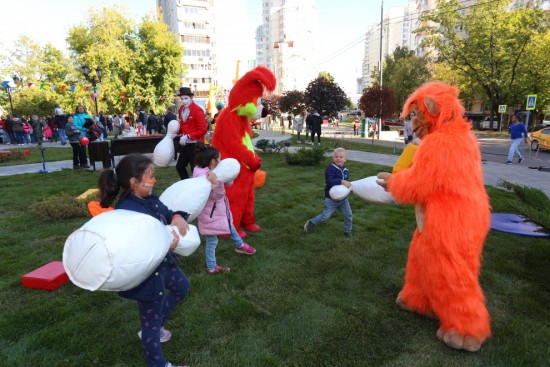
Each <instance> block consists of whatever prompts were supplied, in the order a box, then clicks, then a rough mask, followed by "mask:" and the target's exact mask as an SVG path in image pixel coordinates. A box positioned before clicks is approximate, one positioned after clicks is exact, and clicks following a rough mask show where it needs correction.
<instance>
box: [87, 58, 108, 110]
mask: <svg viewBox="0 0 550 367" xmlns="http://www.w3.org/2000/svg"><path fill="white" fill-rule="evenodd" d="M82 72H83V73H84V77H85V78H86V80H87V81H89V82H90V83H92V87H93V88H94V103H95V113H96V114H97V115H98V114H99V110H98V108H97V95H96V85H97V83H98V82H99V83H101V77H102V76H103V70H101V68H100V67H99V66H98V67H97V69H95V74H96V75H97V80H96V78H95V77H96V75H93V76H92V77H91V78H90V68H89V67H88V65H86V64H85V65H83V66H82Z"/></svg>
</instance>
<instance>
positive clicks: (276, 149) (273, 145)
mask: <svg viewBox="0 0 550 367" xmlns="http://www.w3.org/2000/svg"><path fill="white" fill-rule="evenodd" d="M291 145H292V143H291V142H290V141H289V140H281V141H275V140H271V141H269V139H259V140H258V141H257V142H256V148H258V149H261V150H262V151H264V152H266V153H281V152H284V151H286V150H287V148H288V147H289V146H291Z"/></svg>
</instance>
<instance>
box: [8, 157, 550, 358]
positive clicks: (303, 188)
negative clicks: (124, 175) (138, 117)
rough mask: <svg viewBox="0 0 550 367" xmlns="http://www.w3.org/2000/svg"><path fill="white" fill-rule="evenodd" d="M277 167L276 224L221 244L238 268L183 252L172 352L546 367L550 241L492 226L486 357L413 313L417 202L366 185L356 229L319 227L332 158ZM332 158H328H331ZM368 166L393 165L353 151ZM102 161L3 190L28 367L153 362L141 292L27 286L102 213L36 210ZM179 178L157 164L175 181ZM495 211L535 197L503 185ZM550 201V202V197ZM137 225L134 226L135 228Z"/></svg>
mask: <svg viewBox="0 0 550 367" xmlns="http://www.w3.org/2000/svg"><path fill="white" fill-rule="evenodd" d="M262 159H263V169H265V170H266V171H267V173H268V176H267V182H266V184H265V186H264V187H262V188H260V189H258V190H257V193H256V194H257V198H256V216H257V221H258V223H259V224H260V225H261V226H262V227H263V230H262V231H261V232H256V233H250V234H249V236H248V237H247V242H249V243H250V244H251V245H252V246H255V247H256V248H257V253H256V254H255V255H254V256H243V255H238V254H236V253H235V252H234V251H232V249H231V247H232V246H231V245H230V243H229V242H228V240H223V239H222V240H220V245H219V246H218V251H217V258H218V263H220V264H222V265H230V266H231V268H232V270H231V272H230V273H226V274H222V275H217V276H209V275H207V274H206V273H205V271H204V269H205V263H204V247H202V246H201V247H200V248H199V250H198V251H197V252H196V253H194V254H193V255H192V256H190V257H188V258H184V259H183V263H184V264H183V269H184V271H185V272H186V274H187V275H188V276H189V278H190V280H191V282H192V291H191V294H190V295H189V297H188V298H187V299H186V301H185V302H184V303H182V304H181V305H180V306H178V308H176V310H175V311H174V313H173V315H172V317H171V319H170V320H169V321H168V323H167V328H168V329H170V330H171V331H172V333H173V334H174V336H173V338H172V340H171V341H170V342H169V343H167V344H164V346H163V349H164V352H165V354H166V355H167V357H168V359H169V361H171V362H173V363H179V364H182V363H184V362H185V363H186V364H190V365H192V366H194V367H200V366H216V365H218V366H224V367H225V366H252V367H255V366H262V367H263V366H445V367H447V366H451V367H452V366H545V365H547V359H548V355H549V347H548V340H550V326H549V325H550V322H549V321H550V313H549V308H548V304H549V303H550V286H549V282H548V279H550V266H549V264H548V262H549V260H548V259H549V247H548V245H549V243H548V240H546V239H537V238H528V237H519V236H513V235H509V234H505V233H500V232H491V233H490V235H489V237H488V240H487V243H486V247H485V251H484V260H483V264H484V265H483V269H482V273H481V284H482V287H483V288H484V290H485V295H486V298H487V304H488V307H489V311H490V313H491V317H492V326H493V334H494V336H493V337H492V338H491V339H490V340H488V341H487V343H486V344H484V346H483V348H482V350H481V351H480V352H478V353H474V354H471V353H467V352H461V351H455V350H452V349H450V348H448V347H446V346H445V345H443V344H442V343H441V342H439V341H437V340H436V338H435V331H436V330H437V327H438V325H437V322H436V321H434V320H431V319H426V318H423V317H419V316H416V315H414V314H412V313H409V312H406V311H403V310H401V309H399V308H398V307H397V306H395V304H394V300H395V297H396V295H397V293H398V292H399V290H400V288H401V286H402V284H403V273H404V265H405V261H406V256H407V249H408V244H409V241H410V237H411V235H412V232H413V230H414V227H415V220H414V210H413V208H412V207H409V206H377V205H371V204H368V203H366V202H363V201H361V200H360V199H358V198H356V197H351V199H350V200H351V206H352V209H353V212H354V234H355V238H354V239H353V240H349V239H346V238H345V237H344V236H343V233H342V227H343V218H342V216H341V215H340V214H335V215H334V216H333V218H332V219H331V220H330V221H328V222H326V223H324V224H323V225H321V226H319V227H316V228H315V229H314V231H313V232H312V233H304V231H303V228H302V227H303V224H304V222H305V221H306V219H308V218H310V217H312V216H314V215H316V214H318V213H320V212H321V210H322V206H323V185H324V168H325V164H320V165H319V166H316V167H306V168H304V167H301V166H288V165H287V164H286V163H285V162H284V155H282V154H279V155H276V154H262ZM326 163H328V160H327V161H326ZM348 167H349V169H350V172H351V173H352V178H353V179H355V178H360V177H366V176H370V175H373V174H375V173H377V172H378V171H380V170H382V169H384V170H387V167H382V166H376V165H372V164H365V163H358V162H348ZM97 176H98V172H92V171H85V170H78V171H72V170H66V171H61V172H54V173H50V174H48V175H40V174H26V175H17V176H8V177H4V178H2V195H0V243H1V244H2V245H3V246H1V247H0V259H1V260H0V261H1V265H2V266H0V290H1V292H0V306H1V309H2V312H1V313H0V360H2V363H1V365H2V366H6V367H12V366H13V367H16V366H17V367H18V366H48V367H50V366H51V367H55V366H81V365H91V366H142V365H144V358H143V356H142V351H141V347H140V344H139V342H138V339H137V336H136V333H137V331H138V330H139V321H138V318H137V309H136V305H135V303H134V302H132V301H129V300H125V299H122V298H120V297H118V295H116V294H115V293H111V292H88V291H84V290H82V289H79V288H77V287H76V286H73V285H72V284H66V285H64V286H63V287H61V288H59V289H58V290H56V291H53V292H48V291H40V290H33V289H26V288H23V287H22V285H21V276H22V275H23V274H25V273H27V272H29V271H31V270H33V269H35V268H37V267H39V266H42V265H43V264H45V263H47V262H49V261H52V260H60V259H61V253H62V250H63V244H64V241H65V239H66V238H67V237H68V235H69V234H70V233H71V232H72V231H73V230H75V229H76V228H78V227H79V226H81V225H82V224H83V223H84V222H85V221H86V220H87V218H77V219H70V220H65V221H61V222H53V221H48V220H41V219H38V218H36V217H34V216H33V215H32V214H31V213H30V211H29V210H28V207H29V206H30V205H31V204H32V203H34V202H36V201H39V200H42V199H44V198H46V197H49V196H51V195H57V194H60V193H68V194H71V195H74V196H78V195H79V194H81V193H82V192H84V191H85V190H87V189H88V188H92V187H95V185H96V181H97ZM176 180H177V173H176V171H175V169H174V168H173V167H170V168H161V169H157V186H156V190H157V192H158V193H161V192H162V191H163V190H164V189H165V188H166V187H168V186H169V185H170V184H172V183H173V182H175V181H176ZM489 194H490V196H491V203H492V206H493V208H494V210H495V211H513V210H514V208H515V206H516V205H521V199H520V198H519V197H518V195H515V194H514V193H513V192H508V191H505V190H501V189H498V188H489ZM546 210H547V209H546ZM121 230H123V229H121Z"/></svg>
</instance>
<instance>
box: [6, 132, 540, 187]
mask: <svg viewBox="0 0 550 367" xmlns="http://www.w3.org/2000/svg"><path fill="white" fill-rule="evenodd" d="M254 132H255V133H258V135H259V136H258V137H257V138H255V139H253V141H252V142H253V143H254V144H255V143H256V141H257V140H259V139H269V140H275V141H281V140H285V139H290V138H291V137H292V135H291V134H288V133H284V134H281V133H280V132H277V131H264V130H254ZM350 140H351V139H350ZM353 141H360V142H364V143H370V139H364V138H354V139H353ZM388 143H390V146H392V144H394V142H393V141H391V142H388ZM305 146H306V147H307V146H308V145H305ZM7 147H9V146H7ZM399 147H402V145H400V146H399ZM46 148H47V146H46ZM0 149H1V147H0ZM295 149H299V148H297V147H291V150H295ZM397 158H398V156H397V155H390V154H379V153H368V152H361V151H354V150H350V151H348V159H349V160H352V161H358V162H365V163H374V164H379V165H382V166H389V167H392V166H393V165H394V164H395V162H396V161H397ZM175 164H176V162H175V161H174V162H172V163H171V164H170V165H171V166H175ZM529 165H536V164H530V163H529V160H528V159H525V160H524V162H523V164H512V165H506V164H504V163H495V162H483V177H484V181H485V185H488V186H496V184H497V183H498V181H500V180H503V181H508V182H511V183H515V184H519V185H525V186H531V187H535V188H538V189H540V190H542V191H543V192H544V193H545V194H546V195H547V196H548V197H550V172H544V171H539V170H535V169H529V168H528V166H529ZM72 166H73V162H72V161H71V160H67V161H58V162H47V154H46V171H48V172H55V171H61V170H63V169H72ZM101 166H102V165H101V162H97V163H96V168H97V169H101ZM40 170H42V163H34V164H25V165H20V166H7V167H0V176H10V175H17V174H24V173H38V172H40Z"/></svg>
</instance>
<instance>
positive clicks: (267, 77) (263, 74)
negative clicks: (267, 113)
mask: <svg viewBox="0 0 550 367" xmlns="http://www.w3.org/2000/svg"><path fill="white" fill-rule="evenodd" d="M276 85H277V81H276V79H275V76H274V75H273V73H272V72H271V71H270V70H269V69H267V68H265V67H263V66H258V67H256V68H255V69H252V70H250V71H249V72H248V73H246V74H244V75H243V77H242V78H241V79H239V80H238V81H237V83H235V85H234V86H233V88H232V89H231V92H230V93H229V101H228V105H227V107H229V110H231V111H236V112H237V114H238V115H239V116H245V117H247V118H248V119H249V120H254V119H256V118H258V117H259V116H258V115H259V114H261V111H259V108H258V107H259V105H260V106H261V104H260V103H261V102H260V98H261V97H262V95H263V94H264V89H266V90H267V91H269V92H272V91H273V90H275V86H276Z"/></svg>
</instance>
